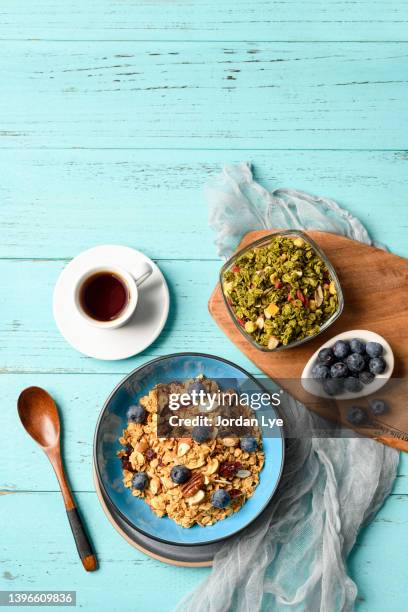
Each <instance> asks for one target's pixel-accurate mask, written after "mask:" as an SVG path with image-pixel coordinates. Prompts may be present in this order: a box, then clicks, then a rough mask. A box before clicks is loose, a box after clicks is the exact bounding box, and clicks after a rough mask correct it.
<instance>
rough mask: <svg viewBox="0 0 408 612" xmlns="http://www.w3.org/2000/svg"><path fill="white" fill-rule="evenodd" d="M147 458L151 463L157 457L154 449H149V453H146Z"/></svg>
mask: <svg viewBox="0 0 408 612" xmlns="http://www.w3.org/2000/svg"><path fill="white" fill-rule="evenodd" d="M145 457H146V459H148V460H149V461H151V460H152V459H154V458H155V457H156V453H155V452H154V450H153V449H152V448H148V449H147V451H146V452H145Z"/></svg>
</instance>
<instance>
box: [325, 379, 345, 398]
mask: <svg viewBox="0 0 408 612" xmlns="http://www.w3.org/2000/svg"><path fill="white" fill-rule="evenodd" d="M323 389H324V391H326V393H327V395H340V394H341V393H343V391H344V378H325V379H324V380H323Z"/></svg>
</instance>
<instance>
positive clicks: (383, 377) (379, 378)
mask: <svg viewBox="0 0 408 612" xmlns="http://www.w3.org/2000/svg"><path fill="white" fill-rule="evenodd" d="M353 338H358V340H361V341H362V342H379V343H380V344H381V345H382V347H383V354H382V357H383V359H384V361H385V363H386V367H385V370H384V372H383V373H382V374H377V375H376V377H375V378H374V380H373V381H372V382H371V383H370V384H368V385H364V387H363V388H362V390H361V391H359V392H358V393H351V392H350V391H346V392H345V393H341V394H340V395H329V394H328V393H326V392H325V391H324V390H323V387H322V384H321V382H320V381H319V380H317V379H315V378H313V377H312V369H313V366H314V365H315V363H316V360H317V355H318V353H319V351H321V350H322V349H323V348H329V347H332V346H333V344H334V343H335V342H337V340H352V339H353ZM393 369H394V353H393V352H392V349H391V347H390V345H389V344H388V342H387V341H386V340H385V339H384V338H383V337H382V336H380V335H379V334H376V333H375V332H372V331H368V330H367V329H352V330H351V331H346V332H343V333H342V334H338V335H337V336H334V338H331V339H330V340H328V341H327V342H325V343H324V344H322V346H321V347H320V348H319V349H318V350H317V351H315V352H314V353H313V355H312V356H311V358H310V359H309V361H308V362H307V364H306V365H305V367H304V370H303V372H302V387H303V388H304V389H305V391H307V392H308V393H311V394H312V395H317V396H318V397H327V398H330V399H342V400H349V399H354V398H357V397H364V396H366V395H371V394H372V393H376V392H377V391H379V390H380V389H381V387H383V386H384V385H385V383H386V382H387V381H388V380H389V379H390V378H391V374H392V371H393Z"/></svg>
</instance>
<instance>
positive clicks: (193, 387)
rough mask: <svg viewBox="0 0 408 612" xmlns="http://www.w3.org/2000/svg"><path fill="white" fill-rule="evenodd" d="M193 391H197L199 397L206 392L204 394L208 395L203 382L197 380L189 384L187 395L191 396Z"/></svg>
mask: <svg viewBox="0 0 408 612" xmlns="http://www.w3.org/2000/svg"><path fill="white" fill-rule="evenodd" d="M193 391H195V392H196V393H197V395H198V394H199V393H200V391H204V393H207V389H206V388H205V387H204V385H203V383H202V382H201V380H195V381H194V382H192V383H190V384H189V386H188V389H187V393H190V395H191V393H192V392H193Z"/></svg>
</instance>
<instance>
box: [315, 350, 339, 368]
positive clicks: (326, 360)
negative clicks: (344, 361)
mask: <svg viewBox="0 0 408 612" xmlns="http://www.w3.org/2000/svg"><path fill="white" fill-rule="evenodd" d="M317 361H318V362H319V363H321V364H323V365H326V366H331V365H333V363H334V362H335V361H336V360H335V358H334V355H333V351H332V350H331V348H323V349H321V350H320V351H319V352H318V354H317Z"/></svg>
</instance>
